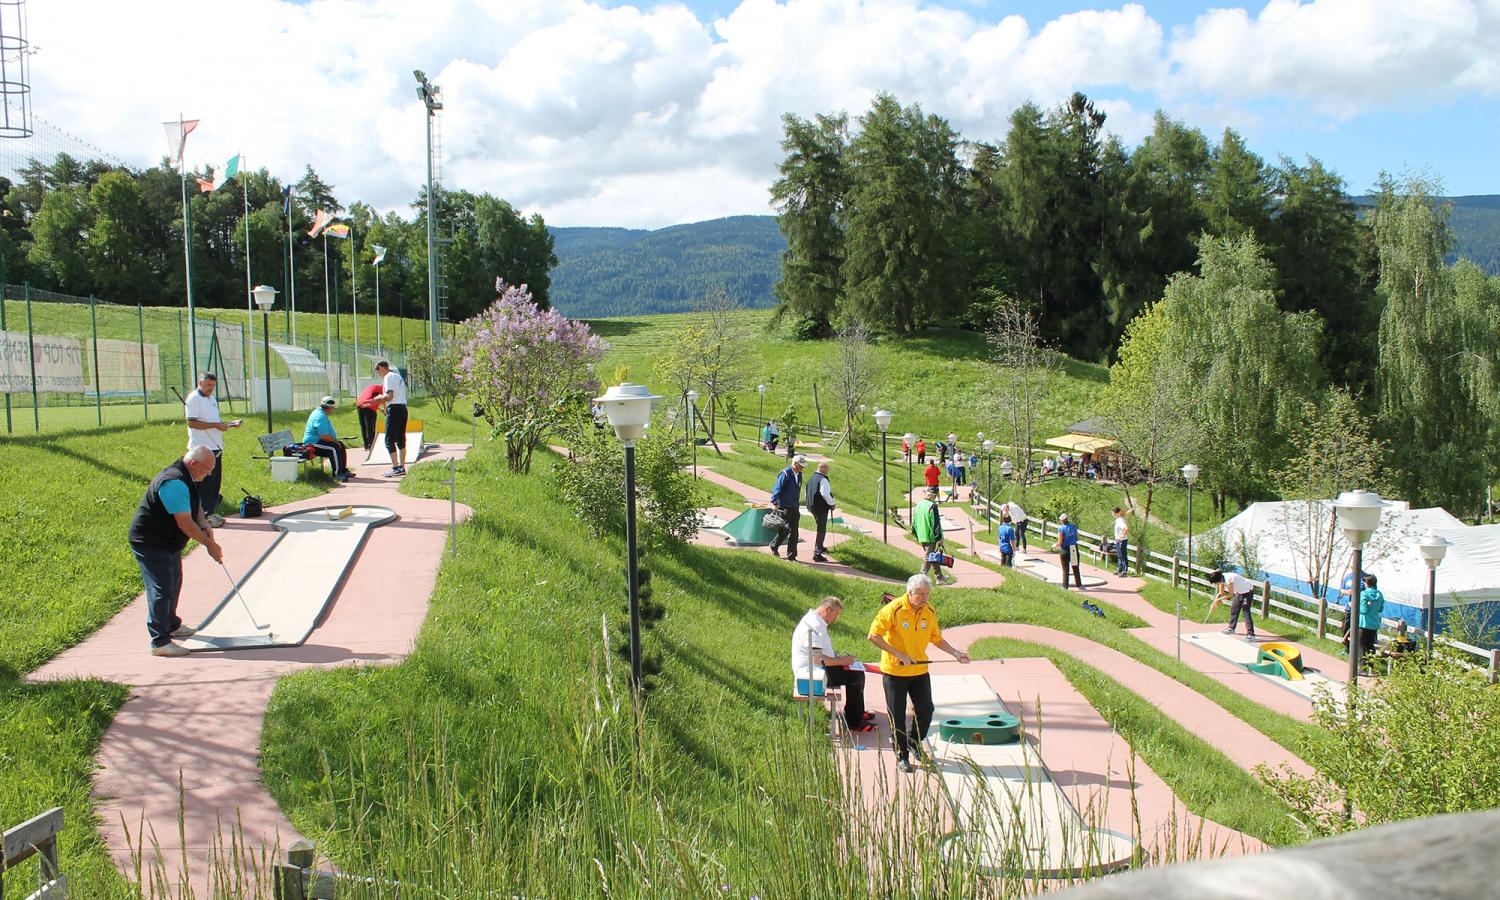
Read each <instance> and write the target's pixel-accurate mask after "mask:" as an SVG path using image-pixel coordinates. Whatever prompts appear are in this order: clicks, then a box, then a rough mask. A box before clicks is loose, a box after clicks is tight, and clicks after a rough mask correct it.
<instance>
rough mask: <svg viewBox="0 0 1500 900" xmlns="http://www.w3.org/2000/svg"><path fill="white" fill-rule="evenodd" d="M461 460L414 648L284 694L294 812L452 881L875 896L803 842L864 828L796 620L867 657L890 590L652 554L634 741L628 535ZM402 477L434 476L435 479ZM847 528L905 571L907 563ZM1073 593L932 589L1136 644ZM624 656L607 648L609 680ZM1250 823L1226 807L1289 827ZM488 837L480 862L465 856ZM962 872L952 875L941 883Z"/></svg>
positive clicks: (959, 618)
mask: <svg viewBox="0 0 1500 900" xmlns="http://www.w3.org/2000/svg"><path fill="white" fill-rule="evenodd" d="M545 465H546V464H545V462H542V463H539V466H540V467H542V468H545ZM464 467H465V470H466V471H465V473H464V477H462V478H461V479H460V482H459V483H460V485H461V486H463V487H461V490H462V491H463V492H464V493H465V495H466V496H465V497H464V500H465V502H467V503H469V504H470V505H471V506H473V507H474V509H475V510H476V514H475V517H474V519H473V520H472V521H471V522H469V523H468V524H466V525H465V526H463V527H464V528H465V531H466V533H465V535H463V537H462V539H461V540H460V545H461V546H462V547H463V548H464V550H463V552H462V554H461V555H460V556H459V557H457V558H456V559H449V560H447V561H445V563H444V565H443V568H442V570H441V572H440V574H439V577H438V583H437V588H436V591H435V594H434V597H433V606H432V610H431V613H430V615H429V618H428V621H427V623H426V625H425V626H424V628H423V631H422V634H421V636H420V638H419V640H418V642H417V646H416V648H415V651H414V653H413V655H412V656H411V657H410V658H409V659H408V660H407V661H405V662H404V663H403V664H402V665H400V666H396V667H393V668H388V669H363V668H355V669H346V670H340V671H334V672H317V673H312V672H309V673H302V674H298V675H296V676H293V677H291V678H289V679H287V680H285V681H283V682H282V683H281V684H280V685H279V686H278V688H277V690H276V693H275V695H274V696H273V700H272V707H271V710H270V713H269V715H268V719H267V726H266V730H265V733H264V735H263V740H262V763H263V766H264V769H265V771H266V780H267V784H268V785H269V786H270V788H271V790H272V792H273V794H274V795H275V796H276V797H277V799H278V801H279V802H280V803H281V804H282V807H283V808H284V809H285V810H287V811H288V813H289V815H290V816H291V817H292V819H293V821H294V822H295V823H296V824H297V826H298V827H299V828H300V829H303V830H304V832H305V833H308V834H310V835H313V836H315V837H317V838H318V839H319V840H321V841H322V842H323V846H324V847H326V848H327V849H328V850H330V851H331V852H332V854H333V856H334V857H335V858H336V859H338V860H339V861H340V862H341V863H342V864H343V865H344V866H345V867H346V868H348V869H350V870H353V871H358V872H379V873H381V874H384V875H388V876H391V877H422V878H425V879H428V880H433V879H436V881H437V882H438V883H440V884H441V886H442V887H443V889H446V890H449V891H456V892H458V893H469V892H472V891H475V890H478V889H479V888H481V887H482V888H486V889H502V890H512V891H520V892H522V893H526V892H528V891H530V890H533V889H535V888H536V887H538V886H540V885H547V886H548V889H549V893H550V894H551V895H558V896H561V895H571V894H574V893H579V892H589V893H593V892H597V891H599V890H600V889H601V885H609V889H610V891H611V892H613V893H625V894H631V893H635V892H640V891H647V892H649V893H654V894H655V895H661V896H669V895H686V894H692V893H693V890H694V887H693V886H694V885H695V884H697V883H699V882H702V883H705V884H710V885H717V884H728V885H731V888H730V893H731V894H732V895H734V896H742V895H749V894H750V893H760V894H761V895H762V896H808V895H820V896H824V895H833V894H838V895H848V896H866V895H867V894H868V892H869V891H870V889H871V888H870V882H869V881H868V880H867V879H868V877H869V876H868V874H863V873H854V876H855V877H852V878H849V879H847V880H839V879H843V878H844V875H845V874H846V873H833V874H830V873H828V872H823V871H821V870H820V869H819V865H820V863H821V857H820V855H819V854H820V853H821V852H822V851H821V850H818V849H816V848H812V847H806V846H803V845H802V843H801V842H800V841H799V840H798V839H797V837H796V836H797V835H799V834H805V833H813V834H818V835H822V836H831V838H832V841H833V842H835V843H836V842H837V841H838V840H839V839H840V836H841V835H842V834H844V831H843V829H845V828H848V827H849V825H848V823H847V821H846V820H845V818H844V817H842V816H838V817H835V819H834V821H829V820H828V819H827V818H826V817H825V814H826V810H825V809H824V808H823V807H821V805H820V804H817V803H809V802H806V801H808V800H809V799H811V798H815V797H817V796H827V794H826V793H821V792H825V791H827V790H829V788H830V783H829V782H828V781H827V779H828V777H829V774H828V772H827V771H826V769H825V767H826V766H827V758H828V755H827V753H826V749H824V748H823V745H822V744H821V743H819V742H818V741H814V742H813V743H812V744H811V745H809V744H807V743H805V735H806V726H805V725H804V724H802V722H801V721H800V720H799V718H798V716H797V712H796V710H795V708H794V706H793V704H791V703H790V702H789V701H788V700H787V698H786V686H787V685H786V682H787V678H786V672H785V667H786V659H785V657H786V652H787V650H786V641H787V636H788V635H789V634H790V633H791V630H792V627H793V626H794V624H795V623H796V621H797V619H798V617H800V616H801V614H802V613H803V611H804V610H805V609H806V608H807V607H808V606H809V605H811V603H812V602H813V601H814V599H815V598H816V597H818V596H820V595H823V594H837V595H840V596H842V597H843V598H844V599H845V601H846V604H847V605H846V611H845V614H844V616H843V617H842V618H841V619H840V620H839V621H838V622H837V623H836V624H835V626H834V627H833V629H832V631H833V637H834V641H835V644H836V646H838V647H839V648H840V649H842V650H847V651H852V652H854V653H855V654H857V655H859V656H861V657H863V658H866V659H873V658H874V657H875V652H874V649H873V648H872V647H870V645H869V644H868V642H867V641H865V640H864V628H865V627H866V625H867V624H868V622H869V621H870V619H871V618H872V617H873V615H874V613H875V611H876V609H877V607H878V604H879V602H880V599H879V598H880V593H881V591H882V586H881V585H878V584H871V583H868V582H864V581H860V580H855V579H836V578H833V577H831V576H828V575H825V574H823V573H820V572H818V571H816V570H813V569H811V568H808V567H803V566H793V565H788V564H786V563H784V562H780V561H778V560H775V559H772V558H770V557H768V556H766V555H764V554H753V553H743V552H735V551H724V550H711V549H707V548H703V547H698V546H691V545H689V546H678V547H670V548H662V549H657V550H654V551H652V552H651V553H650V554H648V556H647V565H648V567H649V568H650V570H651V572H652V575H653V577H652V582H651V583H652V585H653V587H654V591H655V594H654V597H655V599H656V600H657V601H659V602H661V603H662V604H663V605H664V606H665V607H666V609H667V611H668V612H667V615H666V617H665V618H664V619H662V620H661V621H660V622H659V623H658V624H657V625H656V626H655V628H654V629H652V630H650V631H648V632H647V634H646V636H645V640H644V644H645V647H646V650H647V654H648V657H649V656H652V655H657V656H659V658H660V659H661V661H662V670H661V673H660V675H659V676H658V677H657V678H656V679H655V684H656V687H655V690H654V691H653V694H652V696H651V699H650V703H649V706H648V709H647V718H646V724H645V726H644V728H643V729H642V731H641V734H640V741H641V746H642V751H641V755H639V756H637V755H635V754H633V753H631V752H629V747H628V744H629V742H630V738H629V737H628V736H627V737H623V738H622V737H621V735H620V729H622V728H624V729H626V730H627V733H628V716H625V717H624V719H625V720H624V721H622V719H621V717H620V716H618V715H617V714H616V713H615V712H612V710H614V709H615V707H614V706H613V705H612V704H613V702H614V701H613V700H612V698H613V697H614V696H615V695H612V694H611V693H610V689H609V687H608V684H609V683H610V679H609V678H607V677H606V676H605V675H604V653H603V651H602V650H601V646H602V645H603V638H602V635H601V626H602V623H603V622H609V623H611V626H612V627H617V625H618V622H619V620H620V618H621V616H620V611H621V607H622V605H623V590H622V586H623V578H622V577H621V572H620V570H621V566H622V557H623V553H622V547H621V546H620V542H619V541H618V540H617V539H615V538H613V537H611V538H607V539H606V540H604V541H598V540H594V539H591V538H590V537H589V536H588V535H587V533H586V532H585V531H583V530H582V529H580V528H579V527H578V524H577V522H576V520H575V519H574V518H573V516H572V514H571V513H570V512H568V511H567V510H566V509H564V508H562V507H560V506H559V505H558V504H557V502H556V499H555V491H554V489H553V488H552V486H551V484H550V480H551V479H550V476H548V475H547V474H545V473H544V472H538V473H534V474H533V475H532V476H530V477H524V478H521V477H515V476H511V475H508V474H506V473H504V472H503V471H502V470H501V469H502V467H501V465H500V463H499V461H498V460H497V459H496V456H495V454H494V453H493V452H491V451H490V450H489V449H488V448H486V449H485V450H484V451H483V452H481V453H479V454H478V455H476V456H475V457H472V458H471V459H469V460H468V461H466V462H465V463H464ZM403 489H406V490H416V491H418V492H421V491H424V490H430V491H432V492H434V493H437V492H439V491H440V490H441V485H440V484H439V479H438V476H437V473H432V474H431V475H424V474H423V473H420V472H419V473H414V476H413V477H411V478H409V479H408V481H407V484H406V485H405V486H404V488H403ZM866 542H868V543H869V544H873V545H874V546H864V544H865V543H866ZM854 543H855V544H856V545H857V549H858V550H859V552H860V553H861V554H862V555H863V556H864V557H865V558H870V559H874V560H876V561H877V563H878V565H880V566H881V567H883V568H886V569H889V570H890V571H891V573H892V574H895V573H897V572H899V571H901V569H902V567H903V563H906V564H908V565H909V564H910V563H911V562H913V561H914V560H912V559H911V558H910V557H909V556H907V557H906V558H905V559H902V558H901V557H899V556H895V555H892V551H890V549H889V548H885V547H883V546H881V545H879V544H876V543H875V542H873V541H869V540H868V539H863V540H860V541H856V542H854ZM907 571H909V568H908V569H907ZM1060 594H1061V592H1058V591H1057V590H1056V589H1053V588H1051V587H1050V586H1048V585H1045V584H1043V583H1041V582H1034V581H1031V580H1030V579H1025V578H1017V579H1012V581H1011V583H1009V584H1007V585H1006V587H1005V588H1004V589H1003V590H1001V591H991V590H958V589H944V590H942V591H940V592H939V594H938V595H937V597H936V598H935V604H936V606H937V607H938V609H939V610H940V613H941V615H942V617H943V622H944V624H945V625H949V626H952V625H960V624H964V623H969V622H982V621H1030V622H1037V623H1038V624H1045V625H1048V626H1050V627H1056V628H1062V629H1065V630H1068V631H1074V632H1077V633H1080V634H1086V635H1090V636H1093V635H1101V636H1102V635H1104V634H1106V633H1109V634H1110V639H1109V641H1108V642H1109V643H1112V644H1115V645H1121V644H1125V645H1129V644H1137V645H1140V642H1139V641H1136V640H1135V639H1134V638H1131V637H1130V636H1129V635H1126V634H1124V633H1123V632H1122V631H1121V630H1120V626H1121V625H1123V624H1127V622H1128V621H1129V620H1128V617H1127V619H1124V620H1122V621H1120V622H1115V621H1113V620H1111V621H1101V620H1098V619H1096V618H1094V617H1092V616H1090V615H1088V614H1086V613H1085V612H1083V611H1082V610H1081V609H1078V608H1076V607H1074V606H1073V604H1072V602H1071V598H1070V597H1068V598H1066V599H1067V601H1068V602H1066V603H1063V602H1061V600H1062V598H1061V596H1060ZM617 636H618V633H616V637H617ZM1140 647H1141V648H1144V645H1140ZM1145 649H1147V650H1149V648H1145ZM1137 652H1140V650H1139V648H1137ZM622 665H623V664H622V663H621V662H620V661H619V660H618V659H615V660H614V661H613V666H614V669H613V681H614V683H615V685H616V689H618V686H619V680H620V679H621V677H622V673H621V668H620V667H621V666H622ZM1200 677H1201V676H1200ZM1149 727H1150V726H1149V725H1146V726H1142V728H1143V729H1147V730H1149ZM1141 733H1142V734H1144V733H1146V732H1145V731H1142V732H1141ZM809 748H811V753H810V754H809V753H808V750H809ZM1220 760H1221V762H1220V765H1222V766H1230V765H1232V764H1230V763H1229V762H1228V761H1227V760H1222V758H1220ZM1195 761H1196V762H1198V763H1200V764H1207V763H1206V762H1205V760H1204V759H1202V758H1196V760H1195ZM1163 769H1166V770H1169V771H1170V767H1168V766H1166V765H1165V764H1164V765H1163ZM1225 780H1226V783H1227V776H1225ZM799 798H800V799H799ZM1228 802H1229V803H1230V804H1231V805H1233V804H1235V803H1237V802H1238V801H1237V800H1234V799H1231V800H1230V801H1228ZM1257 815H1258V814H1248V813H1247V814H1245V815H1244V816H1242V820H1241V819H1234V817H1233V816H1232V815H1231V814H1230V812H1227V811H1226V812H1224V814H1223V817H1222V818H1224V819H1230V820H1232V821H1235V822H1237V823H1238V824H1240V825H1243V826H1244V827H1246V828H1247V829H1252V828H1254V829H1259V830H1260V832H1262V833H1264V834H1265V836H1267V837H1268V839H1276V840H1280V839H1282V835H1280V834H1279V833H1276V832H1274V831H1273V830H1270V829H1265V828H1260V826H1259V825H1257V824H1255V823H1256V822H1258V821H1259V819H1258V818H1257ZM414 823H422V824H421V825H415V824H414ZM768 824H769V825H772V827H767V825H768ZM476 833H482V835H483V840H484V843H483V847H482V849H483V852H482V853H479V854H478V855H477V856H476V855H475V854H472V853H468V852H465V851H463V850H459V849H454V848H462V847H472V846H473V840H472V835H474V834H476ZM548 840H565V841H566V846H565V847H561V848H559V847H555V846H553V845H552V844H550V843H548ZM819 840H820V841H822V842H824V843H827V842H828V841H827V840H825V839H824V838H823V837H820V838H819ZM789 842H790V844H791V846H792V848H793V849H792V850H791V851H789V850H788V849H787V848H788V844H789ZM689 846H690V847H694V848H696V850H695V852H694V853H693V854H692V855H691V856H690V857H689V858H683V857H682V856H680V855H679V853H678V849H677V848H683V847H689ZM476 849H477V848H476ZM924 864H925V863H918V864H917V865H918V867H919V868H920V866H921V865H924ZM833 868H835V869H839V868H844V867H839V866H834V867H833ZM906 875H907V876H908V877H916V875H920V872H919V873H916V874H915V875H914V874H913V873H911V872H907V873H906ZM647 877H651V878H653V880H652V881H651V885H652V887H651V888H650V889H649V890H648V889H647V888H646V887H645V884H646V881H645V879H646V878H647ZM830 879H833V880H832V881H831V880H830ZM809 886H811V893H809ZM970 887H972V886H971V885H970V886H965V884H964V883H963V879H961V878H960V879H958V880H957V882H956V883H954V884H948V885H945V886H944V888H943V890H942V891H941V893H939V892H937V891H933V892H932V893H933V894H934V895H943V896H947V895H950V891H953V890H959V891H962V890H967V889H969V888H970ZM714 889H715V890H716V888H714ZM829 892H833V893H829Z"/></svg>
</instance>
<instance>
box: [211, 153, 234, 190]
mask: <svg viewBox="0 0 1500 900" xmlns="http://www.w3.org/2000/svg"><path fill="white" fill-rule="evenodd" d="M238 174H240V155H239V154H238V153H236V154H235V155H233V156H231V157H229V161H228V162H226V163H224V165H222V166H220V167H218V168H216V169H214V184H213V190H216V191H217V190H218V189H219V188H221V187H223V186H224V182H226V181H228V180H229V179H231V178H233V177H234V176H236V175H238Z"/></svg>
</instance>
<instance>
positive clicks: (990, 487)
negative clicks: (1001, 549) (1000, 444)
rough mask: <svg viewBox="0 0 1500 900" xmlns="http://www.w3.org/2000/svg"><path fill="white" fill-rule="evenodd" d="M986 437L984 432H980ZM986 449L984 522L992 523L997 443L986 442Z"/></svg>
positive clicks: (983, 445) (981, 435) (984, 444)
mask: <svg viewBox="0 0 1500 900" xmlns="http://www.w3.org/2000/svg"><path fill="white" fill-rule="evenodd" d="M979 436H980V437H984V432H982V431H981V432H979ZM980 446H981V447H982V448H984V520H985V521H986V522H988V521H990V518H991V517H992V516H993V515H994V511H995V442H994V441H985V442H984V443H983V444H981V445H980Z"/></svg>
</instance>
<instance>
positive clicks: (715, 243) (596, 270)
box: [550, 216, 786, 317]
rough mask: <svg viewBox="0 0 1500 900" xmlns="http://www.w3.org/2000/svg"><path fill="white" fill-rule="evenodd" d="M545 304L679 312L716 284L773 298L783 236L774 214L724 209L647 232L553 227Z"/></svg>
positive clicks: (743, 296)
mask: <svg viewBox="0 0 1500 900" xmlns="http://www.w3.org/2000/svg"><path fill="white" fill-rule="evenodd" d="M550 230H551V232H552V236H553V239H554V240H555V241H556V253H557V266H556V267H555V268H554V269H553V270H552V292H551V293H552V305H553V306H555V307H556V308H557V309H559V310H560V311H562V312H564V313H566V314H568V315H570V316H577V317H599V316H624V315H642V314H646V313H664V312H681V311H682V310H685V309H691V308H692V306H693V304H694V302H695V301H697V300H699V299H701V298H702V297H703V296H704V294H705V293H707V292H708V291H709V290H711V289H713V288H716V287H723V288H724V289H725V290H727V291H728V292H729V293H730V294H731V295H732V296H734V297H736V298H738V299H739V301H740V302H741V303H742V304H744V305H745V306H747V307H751V308H756V309H764V308H766V307H769V306H772V305H774V304H775V297H773V296H772V294H771V288H772V287H773V286H774V285H775V284H776V282H777V281H779V280H780V278H781V254H782V252H783V251H785V250H786V240H785V238H783V237H782V236H781V229H780V228H779V227H778V226H777V224H776V217H775V216H731V217H729V218H727V219H713V220H710V221H707V222H693V223H691V224H688V225H673V226H671V227H668V228H660V229H657V230H655V231H646V230H642V229H631V228H553V229H550Z"/></svg>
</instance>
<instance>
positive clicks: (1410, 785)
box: [1261, 654, 1500, 836]
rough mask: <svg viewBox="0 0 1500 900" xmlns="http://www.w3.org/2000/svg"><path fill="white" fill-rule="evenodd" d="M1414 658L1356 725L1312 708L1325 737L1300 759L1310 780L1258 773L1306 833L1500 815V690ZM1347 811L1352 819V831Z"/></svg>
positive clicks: (1403, 663)
mask: <svg viewBox="0 0 1500 900" xmlns="http://www.w3.org/2000/svg"><path fill="white" fill-rule="evenodd" d="M1413 657H1415V658H1410V659H1401V660H1398V661H1397V662H1396V664H1395V666H1394V668H1393V671H1392V674H1391V675H1390V677H1388V678H1383V679H1380V680H1379V681H1378V683H1377V686H1376V688H1375V689H1374V690H1372V691H1370V692H1369V693H1368V694H1365V695H1363V696H1361V697H1360V698H1359V700H1358V701H1357V702H1358V703H1359V707H1358V713H1359V714H1358V715H1356V716H1345V715H1344V713H1343V708H1342V706H1341V705H1337V704H1334V703H1319V704H1318V705H1317V707H1316V709H1315V711H1314V714H1313V716H1314V721H1315V723H1316V724H1318V725H1319V726H1321V728H1322V730H1321V731H1318V732H1315V734H1316V736H1315V737H1314V738H1313V739H1312V740H1311V741H1310V742H1309V744H1308V746H1307V747H1306V748H1304V755H1303V758H1304V759H1306V760H1307V762H1308V763H1309V764H1310V765H1312V767H1313V768H1314V769H1316V770H1317V775H1316V777H1314V778H1312V779H1308V778H1305V777H1303V776H1300V775H1297V774H1295V773H1292V772H1289V771H1283V772H1281V773H1278V774H1272V773H1270V772H1268V771H1266V770H1265V767H1262V769H1261V775H1262V777H1265V778H1266V779H1267V784H1268V785H1269V786H1270V787H1271V789H1272V790H1273V791H1274V792H1275V793H1276V794H1277V795H1278V796H1280V797H1281V799H1282V800H1284V801H1286V803H1287V804H1288V805H1289V806H1291V807H1292V809H1293V812H1294V814H1295V815H1296V817H1297V819H1298V821H1299V822H1300V823H1301V825H1302V826H1303V827H1304V828H1305V829H1306V830H1307V831H1308V832H1309V833H1311V834H1313V835H1317V836H1321V835H1327V834H1334V833H1337V832H1340V831H1347V830H1352V829H1354V828H1358V827H1365V826H1372V825H1380V824H1383V823H1386V822H1396V821H1400V820H1403V819H1415V818H1421V817H1424V816H1433V815H1439V814H1442V813H1453V812H1466V811H1469V810H1480V809H1492V808H1494V807H1496V806H1500V754H1497V753H1495V750H1494V736H1495V734H1496V733H1497V732H1500V689H1497V688H1495V687H1493V686H1491V685H1490V684H1489V683H1488V682H1487V681H1486V680H1485V679H1484V678H1482V677H1480V678H1476V677H1474V673H1472V672H1470V671H1469V670H1468V669H1465V668H1464V667H1463V666H1461V665H1459V664H1458V663H1457V662H1455V661H1453V660H1449V659H1444V658H1443V657H1441V656H1438V657H1435V658H1434V659H1433V660H1432V662H1431V663H1430V664H1424V662H1423V660H1422V659H1421V658H1420V656H1416V655H1415V654H1413ZM1339 690H1340V691H1342V690H1343V688H1342V687H1340V688H1339ZM1346 803H1347V804H1352V805H1353V808H1354V810H1355V811H1356V812H1357V813H1358V815H1357V816H1356V818H1355V819H1354V820H1353V821H1350V820H1348V819H1346V817H1345V815H1344V809H1345V804H1346ZM1361 820H1362V821H1361Z"/></svg>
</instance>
